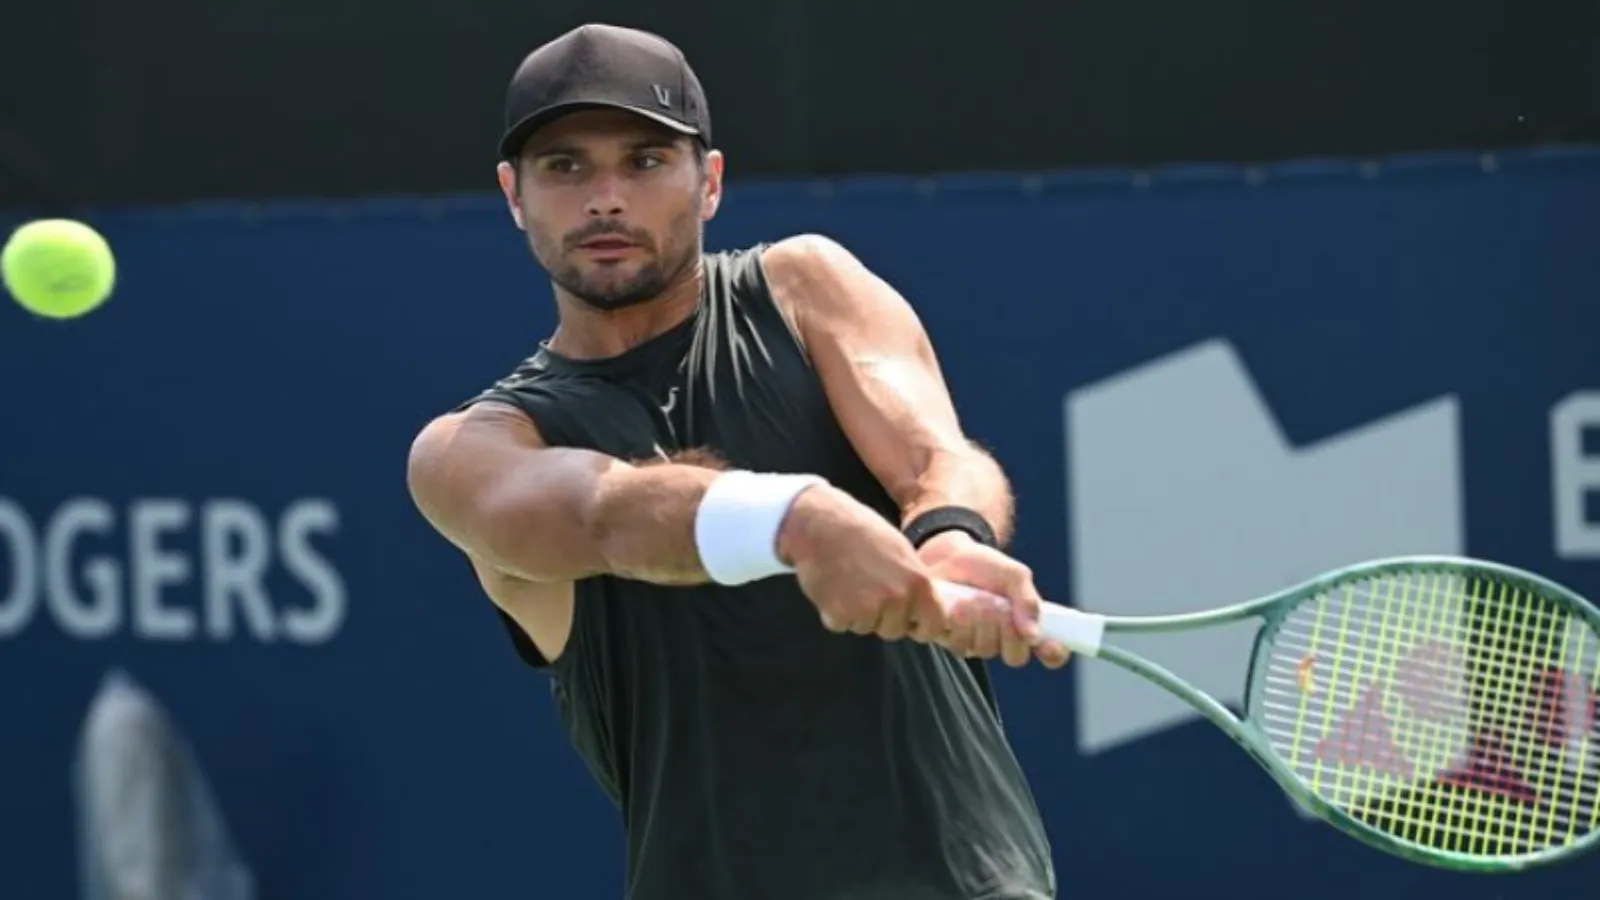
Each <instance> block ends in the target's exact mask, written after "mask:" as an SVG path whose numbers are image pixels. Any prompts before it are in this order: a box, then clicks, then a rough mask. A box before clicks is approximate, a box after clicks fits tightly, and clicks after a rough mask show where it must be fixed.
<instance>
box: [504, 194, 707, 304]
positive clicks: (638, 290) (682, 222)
mask: <svg viewBox="0 0 1600 900" xmlns="http://www.w3.org/2000/svg"><path fill="white" fill-rule="evenodd" d="M699 212H700V204H699V203H696V204H694V206H693V208H692V209H690V210H689V211H688V212H687V213H685V214H684V215H683V216H682V217H681V218H680V219H679V220H678V221H676V222H674V223H673V226H672V227H671V228H669V229H668V231H667V238H668V239H667V240H666V241H664V242H663V244H661V245H658V244H657V243H656V242H654V241H653V240H651V239H650V236H649V235H648V234H643V233H632V234H629V233H626V232H624V231H623V230H622V229H620V228H610V229H608V228H606V227H604V226H603V225H597V226H595V227H591V228H587V229H583V230H581V231H579V232H577V233H575V234H571V235H568V236H567V239H566V240H565V241H563V242H562V243H563V244H564V245H565V246H567V247H568V248H575V247H576V246H577V245H579V244H581V243H582V242H583V241H585V240H588V239H590V238H593V237H599V236H602V235H605V234H623V235H625V236H626V237H628V238H630V239H632V240H635V241H638V242H640V243H641V244H643V245H644V246H646V247H648V248H649V249H651V250H654V251H656V254H655V256H654V258H653V259H651V261H650V262H649V263H647V264H645V265H644V266H642V267H641V268H640V269H639V271H638V272H637V273H635V274H634V276H633V277H632V278H629V279H628V280H627V281H623V282H620V283H608V284H606V285H605V286H602V285H601V284H599V283H597V282H598V279H592V278H586V277H585V276H584V274H583V272H582V271H581V270H580V269H579V268H578V267H577V265H575V264H572V263H569V262H561V263H558V264H557V265H555V266H550V267H549V268H548V271H549V273H550V280H551V281H553V282H555V283H556V285H557V286H558V287H560V288H561V289H562V290H565V291H566V292H567V293H568V294H571V295H572V297H573V298H574V299H576V300H577V301H578V302H580V303H582V304H583V305H585V306H587V307H589V308H590V309H594V310H598V311H600V312H615V311H617V310H619V309H626V308H628V307H630V306H637V305H639V304H641V303H648V302H649V301H651V300H654V299H655V298H656V297H659V296H661V294H662V293H663V292H664V291H666V289H667V287H668V286H669V285H671V284H672V283H673V282H674V281H676V280H677V279H679V278H681V277H683V274H684V273H685V272H687V271H688V270H689V269H691V268H692V267H693V266H694V264H695V262H696V261H697V259H698V257H699V255H700V254H699V243H700V242H699V241H698V240H687V241H685V246H684V248H683V253H682V254H681V255H680V256H679V257H678V258H676V259H673V258H670V257H668V256H666V253H670V252H671V251H672V250H673V244H674V242H673V241H672V240H671V236H672V235H678V234H685V233H688V232H689V231H690V230H692V229H693V228H694V223H695V221H696V220H697V219H698V218H699ZM663 251H664V252H663ZM537 255H538V254H537V252H535V256H537Z"/></svg>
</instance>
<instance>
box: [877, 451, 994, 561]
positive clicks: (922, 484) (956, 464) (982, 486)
mask: <svg viewBox="0 0 1600 900" xmlns="http://www.w3.org/2000/svg"><path fill="white" fill-rule="evenodd" d="M899 500H900V524H901V525H902V527H903V526H905V525H907V524H909V523H910V522H911V520H912V519H914V518H916V517H917V516H919V515H921V514H922V513H925V512H927V511H928V510H930V509H936V508H938V507H941V506H964V507H967V508H968V509H972V510H974V511H976V512H978V513H980V514H982V515H983V517H984V519H985V520H987V521H988V523H989V527H991V528H993V529H994V532H995V536H996V537H997V538H998V539H999V541H1000V546H1002V547H1004V546H1006V545H1008V544H1009V543H1011V535H1012V530H1013V528H1014V527H1015V518H1016V505H1015V501H1014V499H1013V497H1012V494H1011V483H1010V481H1009V480H1008V479H1007V478H1006V474H1005V471H1004V470H1003V469H1001V468H1000V464H999V463H998V462H996V461H995V459H994V457H992V456H990V455H989V454H988V453H987V452H985V451H984V450H983V449H982V448H980V447H978V446H977V445H976V444H969V445H968V446H967V448H966V450H964V451H963V452H959V453H949V452H945V453H937V454H934V455H933V456H932V457H931V458H930V459H929V460H928V463H927V465H926V467H925V468H924V469H923V471H922V473H921V474H920V475H919V476H918V477H917V481H916V485H915V487H914V489H913V490H912V491H911V492H910V495H909V496H906V497H902V498H899Z"/></svg>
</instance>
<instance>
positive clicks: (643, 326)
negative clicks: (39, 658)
mask: <svg viewBox="0 0 1600 900" xmlns="http://www.w3.org/2000/svg"><path fill="white" fill-rule="evenodd" d="M700 279H701V269H700V266H699V265H695V266H691V267H690V269H689V271H687V272H685V273H684V277H683V278H680V279H677V280H675V281H674V282H673V283H672V284H670V285H668V286H667V288H666V289H665V290H663V291H662V292H661V293H660V294H657V295H656V296H654V297H651V298H650V299H649V300H646V301H644V302H642V303H635V304H633V305H632V306H627V307H623V308H622V309H616V310H609V311H607V310H599V309H595V308H594V307H592V306H589V305H588V304H586V303H584V302H583V301H581V300H578V299H576V298H574V297H572V296H571V295H569V294H568V293H567V292H566V291H564V290H562V289H561V288H560V287H557V288H556V289H555V294H556V314H557V316H558V317H559V323H558V324H557V326H556V331H555V334H553V335H551V336H550V340H549V347H550V350H551V351H552V352H554V353H558V354H560V355H562V356H565V357H567V358H569V359H606V358H609V357H612V356H620V355H622V354H623V353H626V352H628V351H629V350H632V349H633V348H634V347H637V346H639V345H640V344H643V343H645V342H646V341H648V340H650V339H651V338H653V337H656V336H657V335H660V334H663V333H665V332H667V331H670V330H672V329H673V328H674V327H676V326H677V325H678V324H680V323H682V322H683V320H685V319H687V318H689V316H691V315H693V314H694V311H695V309H696V308H697V307H698V306H699V305H700Z"/></svg>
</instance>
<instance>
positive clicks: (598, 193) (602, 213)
mask: <svg viewBox="0 0 1600 900" xmlns="http://www.w3.org/2000/svg"><path fill="white" fill-rule="evenodd" d="M584 211H585V212H587V213H588V214H589V215H591V216H593V217H595V218H597V219H604V218H613V217H616V216H620V215H622V214H623V213H625V212H627V211H628V204H627V202H626V201H625V200H624V199H623V196H622V185H621V184H620V183H619V181H618V179H617V178H616V176H614V175H603V176H601V177H600V178H597V179H595V183H594V193H592V194H590V195H589V202H588V203H587V204H586V205H585V208H584Z"/></svg>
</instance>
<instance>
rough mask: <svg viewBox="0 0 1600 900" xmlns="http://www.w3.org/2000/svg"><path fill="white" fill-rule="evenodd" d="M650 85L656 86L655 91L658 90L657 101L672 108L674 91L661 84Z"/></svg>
mask: <svg viewBox="0 0 1600 900" xmlns="http://www.w3.org/2000/svg"><path fill="white" fill-rule="evenodd" d="M650 86H651V87H653V88H655V91H656V102H657V103H659V104H661V105H662V106H665V107H668V108H671V106H672V92H671V91H669V90H667V89H666V88H664V87H662V86H661V85H659V84H652V85H650Z"/></svg>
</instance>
